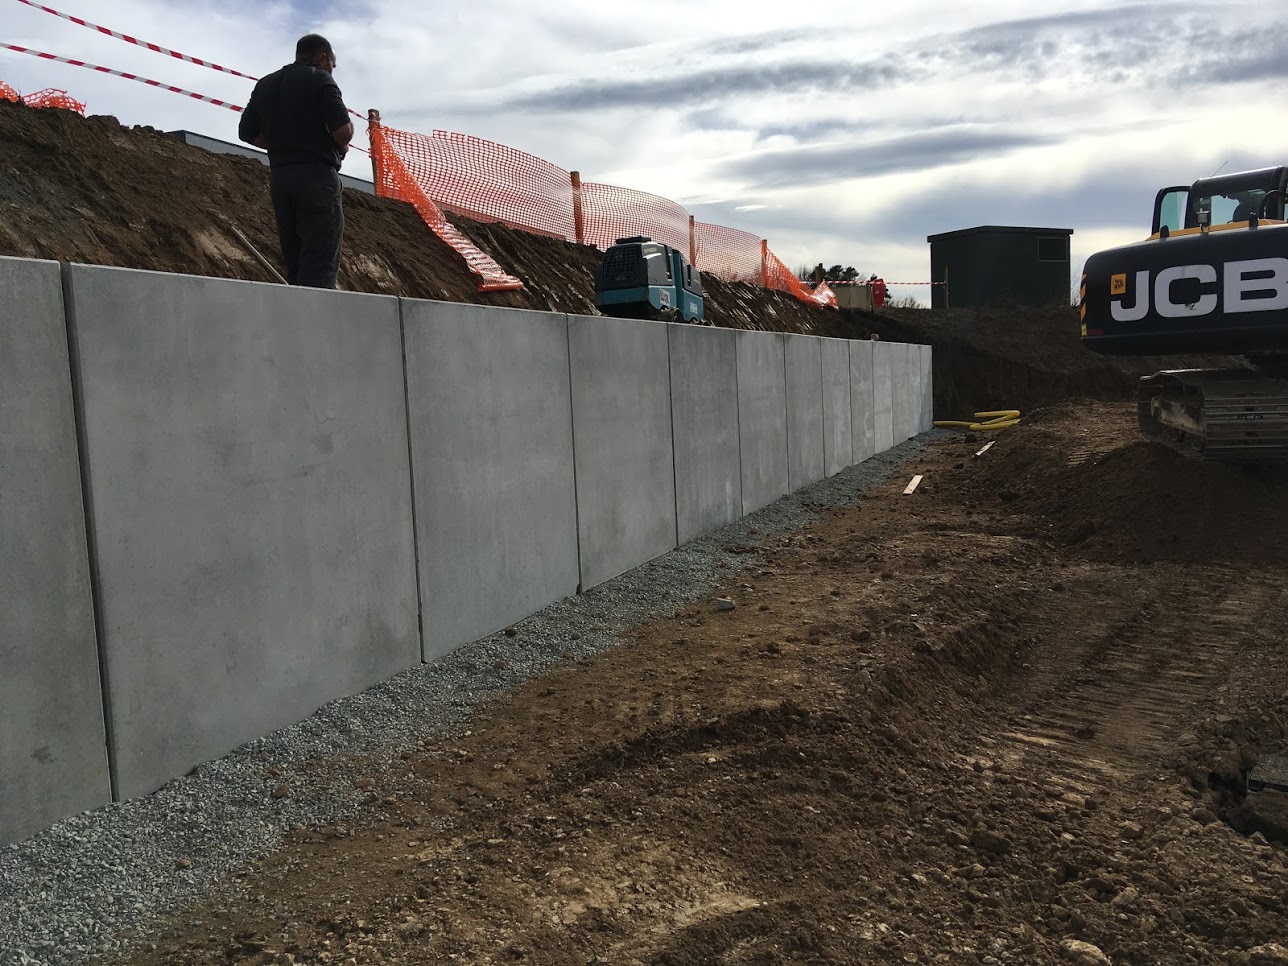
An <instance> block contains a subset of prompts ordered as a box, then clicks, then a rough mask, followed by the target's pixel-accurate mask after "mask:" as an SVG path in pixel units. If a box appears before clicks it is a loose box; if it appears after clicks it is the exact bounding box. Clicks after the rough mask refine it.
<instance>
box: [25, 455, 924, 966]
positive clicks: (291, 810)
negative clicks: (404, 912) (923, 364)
mask: <svg viewBox="0 0 1288 966" xmlns="http://www.w3.org/2000/svg"><path fill="white" fill-rule="evenodd" d="M942 435H945V433H944V432H943V431H942V430H935V431H933V432H931V433H926V434H923V435H922V436H919V437H916V438H915V439H912V440H909V441H908V442H906V443H903V444H901V445H899V446H897V447H895V448H893V449H891V450H888V451H887V452H885V453H882V454H880V455H878V456H875V457H872V458H871V459H868V460H865V461H864V462H862V463H859V464H857V465H855V466H852V467H850V468H848V469H846V470H844V471H842V472H841V473H840V474H838V475H837V476H834V477H832V478H831V479H828V480H823V481H821V482H819V483H816V484H813V485H812V486H809V487H806V488H804V489H802V490H800V491H798V492H796V493H793V494H790V495H788V496H786V497H783V498H782V499H781V500H778V501H777V502H776V503H773V504H771V505H770V506H768V507H765V508H764V509H761V510H758V511H757V512H755V513H753V514H751V515H749V516H747V517H744V518H742V519H741V520H738V521H736V522H735V523H732V524H730V525H729V526H727V527H723V528H722V529H720V530H717V531H715V532H714V533H711V534H708V535H707V536H704V537H702V538H700V539H698V540H695V541H693V542H692V543H688V544H686V545H685V546H683V547H680V548H678V549H676V550H673V551H671V552H670V553H668V554H666V555H665V556H663V557H660V558H658V559H657V560H654V561H652V562H650V563H646V564H644V565H642V566H640V567H637V568H635V569H634V570H631V571H629V572H627V573H625V574H623V575H622V576H620V577H617V578H615V579H613V580H611V581H609V582H607V583H605V584H601V585H599V586H597V587H594V588H592V589H591V590H590V591H588V592H587V593H585V594H581V595H579V596H577V597H572V598H569V599H566V600H562V601H560V602H558V603H556V604H553V605H551V606H550V607H547V608H546V609H544V610H542V611H540V612H539V613H537V614H534V615H533V616H531V617H529V618H527V619H525V620H523V621H521V622H519V623H518V624H516V625H514V627H513V628H512V630H513V631H514V634H513V636H510V635H509V634H508V633H507V632H504V631H503V632H499V633H496V634H493V635H491V636H490V637H486V638H483V639H481V640H478V641H475V642H473V643H471V644H468V645H466V646H464V647H461V648H459V649H457V650H456V651H453V652H452V653H451V654H449V655H447V656H445V657H442V658H439V659H438V660H435V661H433V662H432V663H429V664H424V665H420V666H418V667H415V668H412V669H410V670H407V671H404V672H402V673H400V674H398V675H396V676H394V677H393V678H390V679H389V680H388V681H385V682H383V683H381V684H379V685H377V686H376V687H374V688H371V689H370V690H368V691H365V692H363V693H361V694H358V695H354V696H352V697H347V698H342V699H340V700H337V701H333V702H331V703H330V704H327V705H326V706H324V707H323V708H321V709H320V710H319V711H317V712H316V713H315V714H313V715H312V716H311V717H309V718H307V719H305V720H304V721H301V722H299V723H298V724H295V725H292V726H290V727H288V728H284V729H282V730H281V731H278V732H275V733H274V734H271V735H269V736H267V737H265V738H261V739H259V740H257V741H253V742H250V743H249V744H246V745H243V746H242V747H240V748H238V749H237V750H236V751H234V752H233V753H231V754H229V755H227V756H225V757H224V758H221V759H219V760H217V761H212V762H208V763H206V764H204V765H201V766H199V767H198V768H196V769H195V770H194V771H192V772H191V773H190V774H188V775H186V776H184V777H182V778H178V779H175V780H174V781H171V782H169V783H168V784H167V785H166V786H165V787H163V788H162V789H160V790H159V791H157V792H155V793H154V794H152V795H148V796H146V797H143V798H139V799H134V800H132V801H127V802H121V803H117V804H112V805H107V806H104V807H102V808H98V809H95V810H93V811H90V812H86V813H83V814H81V815H77V816H74V817H72V818H69V819H66V820H64V821H62V822H59V823H58V824H57V825H55V826H53V827H52V828H50V829H47V830H46V831H44V832H41V833H39V834H38V835H35V836H33V837H32V838H30V839H27V840H25V841H23V842H20V843H17V844H14V845H11V846H9V847H7V848H0V966H37V964H38V966H71V964H77V963H83V962H85V961H86V960H88V959H91V958H93V957H97V956H104V955H111V954H116V953H120V952H122V951H124V950H125V949H126V948H128V945H129V944H130V942H131V941H132V940H131V939H129V938H127V937H123V936H122V935H121V934H122V933H124V932H127V931H129V932H131V933H132V934H134V935H138V934H139V933H140V932H146V930H147V929H148V928H149V927H151V926H152V925H154V924H155V923H157V922H158V921H160V920H161V919H162V918H163V917H165V916H167V915H169V914H172V913H174V912H175V911H176V910H179V909H182V908H184V907H186V906H188V905H191V904H192V903H193V902H195V901H197V900H198V899H199V898H201V897H202V896H203V895H205V894H207V893H208V892H209V891H210V890H211V889H212V888H214V887H215V886H216V885H217V884H219V883H221V882H223V881H224V880H226V879H227V878H228V877H230V876H232V875H233V873H234V872H236V871H237V869H238V868H239V867H241V866H243V865H244V864H245V863H247V862H249V861H251V860H253V859H255V858H257V857H259V856H262V855H264V854H266V853H268V852H270V851H272V850H273V849H274V848H275V847H276V846H277V845H278V844H279V843H280V842H281V840H282V838H283V836H284V835H286V834H287V833H289V832H291V831H293V830H296V829H299V828H304V827H314V826H320V825H335V824H341V823H345V822H352V821H353V820H354V819H355V817H356V816H357V815H358V814H359V811H360V806H361V804H362V803H363V801H364V800H365V799H366V797H367V795H366V792H365V791H364V790H363V789H361V788H359V787H357V785H356V784H355V782H358V783H359V784H361V782H360V779H361V775H362V772H361V771H360V770H359V769H366V770H371V771H375V770H377V769H379V768H381V767H387V766H388V765H390V764H392V763H393V762H394V761H396V760H397V759H398V758H399V756H400V754H401V753H402V752H404V751H406V750H408V749H411V748H414V747H416V746H417V745H418V744H419V743H421V742H424V741H426V740H431V739H437V738H442V737H446V736H449V735H451V734H453V733H459V732H460V731H461V730H463V728H464V727H465V726H466V725H467V722H468V720H469V717H470V714H471V712H472V710H473V709H474V708H475V707H476V706H478V705H479V704H480V703H482V702H485V701H487V700H489V699H491V698H494V697H496V696H497V695H499V694H501V693H503V692H505V691H507V690H509V689H511V688H514V687H515V686H517V685H519V684H521V683H523V682H524V681H526V680H528V679H529V678H531V677H533V676H534V675H537V674H539V673H541V671H543V670H544V669H546V668H548V667H550V666H551V665H553V664H557V663H560V662H563V661H567V660H570V659H571V660H577V659H584V658H586V657H588V656H589V655H591V654H593V653H595V652H598V651H602V650H606V649H608V648H611V647H615V646H617V645H618V644H619V643H620V640H619V638H618V635H619V634H620V633H621V632H622V631H624V630H626V629H628V628H630V627H633V626H635V625H638V624H639V623H641V622H643V621H645V620H648V619H650V618H652V617H655V616H659V615H662V614H666V613H670V612H672V611H674V610H675V609H676V608H677V607H680V606H683V605H685V604H687V603H689V602H691V601H693V600H696V599H698V598H701V597H702V596H704V595H706V594H707V593H709V592H710V591H711V589H712V588H713V587H715V586H716V585H717V584H718V583H719V582H720V581H721V580H724V579H727V578H728V576H729V575H730V573H731V572H733V571H736V570H739V569H741V568H743V567H745V566H747V565H748V564H750V563H752V562H754V560H755V555H754V554H747V553H745V552H744V553H737V554H736V553H733V552H731V550H732V549H733V548H736V549H739V550H743V549H744V548H746V547H754V546H757V545H759V544H760V543H761V542H763V540H764V539H765V538H766V537H770V536H774V535H777V534H783V533H787V532H791V531H793V530H797V529H800V528H802V527H805V526H808V525H810V524H811V523H812V522H813V521H814V520H816V519H817V516H818V512H819V511H820V510H822V509H826V508H830V507H842V506H851V505H854V504H855V503H856V502H858V501H859V499H860V497H861V496H862V494H863V491H864V490H865V489H866V488H868V487H870V486H872V485H874V484H876V483H879V482H881V481H883V480H885V479H886V478H887V477H888V476H889V475H890V474H891V473H892V471H893V470H894V469H895V468H897V467H898V466H899V465H900V464H901V463H903V462H904V461H906V460H908V459H909V458H911V457H913V456H915V455H916V454H917V453H918V452H919V451H920V450H921V449H922V448H923V447H924V446H925V445H926V444H927V442H929V441H930V440H932V439H934V438H936V437H939V436H942ZM346 769H348V770H347V771H346ZM341 774H343V775H344V776H345V777H347V778H348V779H350V780H347V781H346V780H343V779H342V778H341V777H340V775H341Z"/></svg>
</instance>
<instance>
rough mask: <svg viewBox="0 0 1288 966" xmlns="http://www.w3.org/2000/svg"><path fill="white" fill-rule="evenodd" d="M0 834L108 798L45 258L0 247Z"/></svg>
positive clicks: (26, 829) (67, 373)
mask: <svg viewBox="0 0 1288 966" xmlns="http://www.w3.org/2000/svg"><path fill="white" fill-rule="evenodd" d="M0 614H2V615H3V619H2V620H0V845H3V844H5V843H8V842H14V841H17V840H18V839H22V838H25V837H27V836H28V835H31V834H33V833H35V832H38V831H40V830H41V829H43V828H46V827H47V826H49V825H51V824H52V823H54V822H56V821H58V820H59V819H61V818H64V817H65V816H67V815H71V814H73V813H75V812H80V811H83V810H85V809H87V808H93V807H95V806H97V805H103V804H106V803H107V802H109V801H111V799H112V788H111V785H110V784H109V781H108V767H107V744H106V740H105V737H104V725H103V703H102V692H101V689H100V684H99V666H98V647H97V644H96V641H95V636H94V610H93V597H92V595H91V593H90V575H89V556H88V553H87V551H86V546H85V517H84V509H83V504H82V501H81V480H80V461H79V460H78V458H77V440H76V422H75V415H74V412H73V406H72V381H71V369H70V367H69V363H68V351H67V326H66V323H65V321H64V315H63V290H62V281H61V279H60V276H59V266H58V263H57V262H35V261H27V260H21V259H11V258H0Z"/></svg>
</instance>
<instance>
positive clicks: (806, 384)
mask: <svg viewBox="0 0 1288 966" xmlns="http://www.w3.org/2000/svg"><path fill="white" fill-rule="evenodd" d="M785 349H786V352H785V360H786V370H787V468H788V480H789V485H790V486H791V488H792V490H793V492H794V491H796V490H799V489H800V488H801V487H802V486H809V485H810V484H811V483H817V482H818V481H819V480H821V479H823V475H824V474H823V469H824V453H823V340H822V339H819V338H816V337H815V336H809V335H789V336H786V345H785Z"/></svg>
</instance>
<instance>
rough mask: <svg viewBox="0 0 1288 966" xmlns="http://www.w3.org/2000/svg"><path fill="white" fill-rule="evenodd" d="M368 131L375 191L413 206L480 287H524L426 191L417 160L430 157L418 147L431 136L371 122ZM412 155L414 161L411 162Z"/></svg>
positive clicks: (509, 288)
mask: <svg viewBox="0 0 1288 966" xmlns="http://www.w3.org/2000/svg"><path fill="white" fill-rule="evenodd" d="M368 133H369V136H370V138H371V158H372V161H373V162H374V163H375V170H376V194H378V195H380V196H381V197H382V198H396V199H398V200H399V201H405V202H407V203H408V204H410V205H411V206H412V207H414V208H415V209H416V211H417V212H418V213H419V214H420V216H421V218H423V219H424V220H425V224H427V225H428V226H429V227H430V229H432V230H433V232H434V234H436V235H437V236H438V237H439V238H441V239H442V240H443V241H445V242H446V243H447V244H448V245H450V246H451V247H452V248H453V249H454V250H455V251H456V252H457V253H458V254H459V255H460V256H461V257H462V258H464V259H465V264H466V265H468V266H469V268H470V271H472V272H473V273H474V274H475V275H477V276H479V278H480V279H481V281H480V283H479V288H480V289H481V290H482V291H484V292H499V291H513V290H515V289H521V288H523V283H522V282H520V281H519V280H518V279H517V278H515V277H514V276H513V275H510V274H509V273H507V272H506V271H505V269H503V268H502V267H501V266H500V265H498V264H497V263H496V260H495V259H493V258H492V256H491V255H489V254H487V253H486V252H485V251H483V250H482V249H481V248H479V247H478V246H477V245H475V244H474V243H473V242H472V241H470V240H469V239H468V238H466V237H465V236H464V235H463V234H461V232H460V231H458V230H457V229H456V228H455V227H454V226H453V225H452V223H451V222H449V221H448V220H447V218H446V217H444V215H443V211H442V209H441V208H440V207H439V206H438V205H436V204H435V203H434V201H433V199H431V198H430V196H429V195H427V194H426V193H425V189H424V187H423V186H422V181H421V180H420V177H421V175H422V173H423V171H422V169H423V165H421V164H417V163H416V161H415V159H417V158H418V157H426V156H428V152H425V154H423V155H418V153H417V151H416V150H415V148H416V147H417V146H418V145H421V144H422V142H425V141H429V140H430V139H429V138H426V137H425V136H424V135H423V134H409V133H407V132H406V131H398V130H396V129H394V128H390V127H385V126H384V125H382V124H371V125H369V127H368ZM409 158H410V159H412V160H410V161H409Z"/></svg>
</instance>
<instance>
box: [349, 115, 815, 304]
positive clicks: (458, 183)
mask: <svg viewBox="0 0 1288 966" xmlns="http://www.w3.org/2000/svg"><path fill="white" fill-rule="evenodd" d="M371 145H372V159H373V160H374V161H375V164H376V193H377V194H379V195H381V196H383V197H389V198H399V199H402V200H404V201H409V202H411V203H412V204H413V205H415V206H416V208H417V210H418V211H419V212H420V214H421V217H423V218H424V219H425V221H426V223H427V224H429V226H430V227H431V228H432V229H433V230H434V231H435V232H437V233H438V234H439V236H440V237H441V238H443V239H444V240H445V241H447V242H448V244H450V245H452V247H454V248H456V250H457V251H459V252H461V254H462V255H464V256H465V259H466V261H467V262H468V263H469V264H470V267H471V268H472V269H473V270H474V271H475V272H477V273H478V274H479V275H480V276H481V277H482V278H483V280H484V283H483V285H482V286H481V287H482V288H484V289H485V290H486V289H489V288H521V287H522V286H521V284H520V283H519V281H518V280H517V279H515V278H513V277H512V276H510V275H507V274H506V273H505V272H504V270H503V269H501V267H500V266H499V265H497V264H496V262H494V261H493V260H492V259H491V258H490V257H489V256H488V255H486V254H485V253H483V252H482V251H480V250H479V249H478V248H477V247H475V246H473V245H472V243H470V242H469V241H468V240H467V239H465V238H464V236H463V235H461V234H460V232H458V231H456V229H454V228H453V227H452V225H451V223H450V222H448V220H447V219H446V217H444V215H443V212H444V211H450V212H453V213H457V214H461V215H465V216H466V217H469V218H474V219H476V220H479V221H499V222H503V223H504V224H507V225H511V226H513V227H515V228H521V229H523V230H524V231H530V232H537V233H539V234H543V235H550V236H553V237H555V238H563V239H565V240H566V241H575V242H580V243H582V244H587V245H594V246H595V247H597V248H600V249H605V248H608V247H609V246H610V245H612V244H613V243H614V242H615V241H616V240H617V239H618V238H624V237H628V236H631V235H648V236H650V237H651V238H653V239H655V240H657V241H660V242H664V243H666V244H668V245H671V246H673V247H675V248H678V249H679V250H680V251H682V252H684V253H685V254H687V255H690V256H691V257H693V260H694V264H695V265H696V266H697V267H698V268H699V269H701V270H702V271H703V272H706V273H708V274H710V275H713V276H715V277H716V278H721V279H726V280H728V281H737V282H746V283H748V284H752V285H763V286H766V287H769V288H774V289H778V290H780V291H783V292H788V293H790V294H792V295H794V296H796V297H797V298H799V299H801V300H802V301H804V302H809V303H811V304H815V305H831V306H835V305H836V297H835V296H834V295H833V294H832V292H831V290H830V289H827V288H826V286H824V287H823V288H822V289H821V290H819V291H817V292H812V291H810V289H808V288H807V287H806V286H804V285H802V284H801V282H800V281H799V280H798V279H797V278H796V276H795V275H794V274H793V273H792V272H790V271H789V270H788V269H787V267H786V266H785V265H783V263H782V262H781V261H780V260H779V259H778V258H777V257H776V256H775V255H773V253H772V252H769V251H768V250H767V249H765V247H764V244H763V242H762V241H761V239H759V238H757V237H756V236H755V235H752V234H750V233H749V232H744V231H739V230H737V229H734V228H724V227H722V226H720V225H708V224H705V223H700V222H695V221H693V219H692V218H690V216H689V213H688V211H686V210H685V209H684V208H683V207H682V206H680V205H678V204H676V203H675V202H674V201H670V200H669V199H667V198H662V197H659V196H658V195H654V194H649V193H648V192H645V191H634V190H632V189H629V188H618V187H616V186H614V185H606V184H594V183H592V182H579V181H578V180H577V179H576V178H574V176H573V174H572V172H570V171H566V170H564V169H563V168H561V167H559V166H558V165H554V164H551V163H550V162H549V161H544V160H542V159H541V158H538V157H536V156H535V155H531V154H527V153H525V152H523V151H518V150H516V149H514V148H511V147H507V146H506V145H504V144H498V143H496V142H494V141H487V140H485V139H483V138H477V137H473V136H471V135H466V134H456V133H453V132H450V131H434V132H433V133H432V134H416V133H414V132H409V131H400V130H398V129H397V128H391V127H387V126H384V125H373V127H372V131H371Z"/></svg>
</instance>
